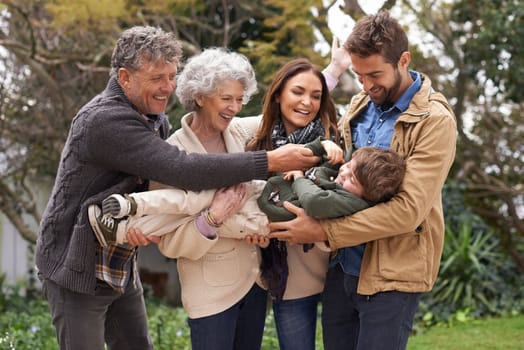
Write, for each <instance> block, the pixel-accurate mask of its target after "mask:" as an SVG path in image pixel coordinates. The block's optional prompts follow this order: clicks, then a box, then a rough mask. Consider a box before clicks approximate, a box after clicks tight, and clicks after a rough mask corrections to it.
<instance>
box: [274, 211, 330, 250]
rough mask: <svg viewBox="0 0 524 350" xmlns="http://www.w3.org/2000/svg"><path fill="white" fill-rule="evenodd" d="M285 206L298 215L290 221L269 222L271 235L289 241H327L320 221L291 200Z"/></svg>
mask: <svg viewBox="0 0 524 350" xmlns="http://www.w3.org/2000/svg"><path fill="white" fill-rule="evenodd" d="M284 207H285V208H286V209H287V210H289V211H290V212H292V213H293V214H295V215H296V216H297V217H296V218H294V219H293V220H290V221H282V222H272V223H270V224H269V230H270V232H269V237H270V238H277V239H278V240H280V241H286V242H289V243H315V242H323V241H327V234H326V232H325V231H324V229H323V228H322V226H321V225H320V222H319V221H318V220H316V219H314V218H312V217H310V216H308V215H307V214H306V211H305V210H304V209H302V208H299V207H297V206H295V205H293V204H291V203H289V202H284Z"/></svg>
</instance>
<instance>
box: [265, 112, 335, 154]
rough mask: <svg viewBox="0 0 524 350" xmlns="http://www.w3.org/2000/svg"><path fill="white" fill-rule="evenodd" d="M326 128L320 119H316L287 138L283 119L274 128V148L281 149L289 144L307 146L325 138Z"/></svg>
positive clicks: (272, 137)
mask: <svg viewBox="0 0 524 350" xmlns="http://www.w3.org/2000/svg"><path fill="white" fill-rule="evenodd" d="M324 132H325V130H324V126H323V125H322V122H321V121H320V118H318V117H317V118H315V119H313V120H312V121H311V123H309V124H308V125H306V126H304V127H303V128H300V129H297V130H295V131H293V132H292V133H291V134H290V135H287V136H286V130H285V128H284V123H283V122H282V119H279V120H278V121H277V123H276V124H275V127H274V128H273V133H272V134H271V139H272V140H273V147H274V148H279V147H281V146H284V145H285V144H287V143H294V144H297V145H305V144H306V143H308V142H311V141H314V140H315V139H316V138H317V137H319V136H324Z"/></svg>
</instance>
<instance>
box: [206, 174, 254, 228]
mask: <svg viewBox="0 0 524 350" xmlns="http://www.w3.org/2000/svg"><path fill="white" fill-rule="evenodd" d="M247 197H248V196H247V191H246V185H245V184H243V183H242V184H238V185H234V186H229V187H224V188H221V189H219V190H217V191H216V192H215V196H214V197H213V201H212V202H211V206H210V207H209V212H210V213H211V214H212V216H213V218H214V219H215V220H216V222H217V223H223V222H224V221H225V220H226V219H227V218H228V217H230V216H231V215H233V214H236V213H237V212H238V211H239V210H240V208H242V207H243V206H244V203H245V202H246V200H247Z"/></svg>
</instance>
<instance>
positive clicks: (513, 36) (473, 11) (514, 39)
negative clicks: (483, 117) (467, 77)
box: [453, 0, 524, 103]
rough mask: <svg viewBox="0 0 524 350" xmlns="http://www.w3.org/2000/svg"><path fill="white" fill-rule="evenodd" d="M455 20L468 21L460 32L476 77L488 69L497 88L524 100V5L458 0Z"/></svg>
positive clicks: (504, 0)
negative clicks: (523, 88)
mask: <svg viewBox="0 0 524 350" xmlns="http://www.w3.org/2000/svg"><path fill="white" fill-rule="evenodd" d="M453 20H456V21H457V22H460V23H468V24H469V26H465V27H463V29H462V30H459V31H457V33H456V35H457V36H461V37H463V38H467V39H468V40H466V41H465V42H464V47H463V50H464V52H465V58H464V61H465V63H466V64H467V65H468V66H470V67H471V68H473V67H474V69H471V70H470V71H469V74H471V76H472V78H474V79H480V81H479V82H480V83H482V77H478V76H476V74H477V72H478V71H479V70H484V72H485V74H486V78H488V79H490V80H492V81H493V82H494V88H495V89H496V90H498V91H499V92H502V93H503V94H505V95H506V96H507V97H508V98H509V99H511V100H512V101H514V102H517V103H519V102H521V101H523V100H524V93H523V91H522V88H521V87H522V85H523V84H524V65H523V64H522V63H524V60H523V57H524V25H523V24H524V5H523V3H522V2H520V1H513V0H497V1H493V0H477V1H475V2H471V1H457V2H456V3H455V4H454V9H453Z"/></svg>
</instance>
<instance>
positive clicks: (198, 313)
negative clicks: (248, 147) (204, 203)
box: [158, 113, 260, 318]
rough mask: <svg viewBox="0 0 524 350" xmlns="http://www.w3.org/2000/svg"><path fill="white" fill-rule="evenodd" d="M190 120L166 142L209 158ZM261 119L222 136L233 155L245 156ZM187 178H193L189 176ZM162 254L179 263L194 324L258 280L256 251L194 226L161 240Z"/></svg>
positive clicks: (239, 123) (237, 123)
mask: <svg viewBox="0 0 524 350" xmlns="http://www.w3.org/2000/svg"><path fill="white" fill-rule="evenodd" d="M191 119H192V115H191V113H190V114H187V115H185V116H184V117H183V119H182V128H181V129H179V130H177V131H176V132H175V133H174V134H173V135H172V136H171V137H169V139H168V142H170V143H172V144H175V145H177V146H178V147H179V148H180V149H184V150H186V151H187V152H190V153H191V152H197V153H206V150H205V149H204V147H203V145H202V144H201V143H200V141H199V140H198V138H197V137H196V135H195V134H194V133H193V131H192V130H191V128H190V127H189V124H190V120H191ZM259 121H260V119H258V118H256V117H253V118H235V119H233V121H231V124H230V126H229V127H228V128H227V129H226V131H224V133H223V136H224V140H225V143H226V148H227V150H228V152H229V153H233V152H244V147H245V144H246V141H247V139H248V138H249V137H251V135H253V134H254V132H255V131H256V129H257V128H258V125H259ZM187 176H191V172H190V171H188V174H187ZM209 176H213V174H209ZM158 246H159V249H160V251H161V252H162V253H163V254H164V255H166V256H168V257H172V258H177V259H178V260H177V268H178V274H179V278H180V284H181V289H182V304H183V305H184V308H185V310H186V312H187V314H188V315H189V317H190V318H199V317H205V316H209V315H214V314H217V313H220V312H222V311H224V310H226V309H228V308H229V307H231V306H232V305H234V304H235V303H237V302H238V301H239V300H240V299H242V298H243V297H244V296H245V295H246V294H247V292H248V291H249V290H250V289H251V287H252V286H253V284H254V283H255V281H256V280H257V278H258V276H259V263H260V257H259V251H258V248H257V247H256V246H254V245H251V244H248V243H245V242H244V241H243V240H239V239H234V238H224V237H220V236H219V237H218V238H215V239H207V238H205V237H204V236H203V235H202V234H201V233H200V232H199V231H198V229H197V228H196V226H195V223H194V220H192V221H190V222H188V223H186V224H183V225H182V226H180V227H179V228H178V229H177V230H176V232H174V233H172V234H167V235H164V236H162V238H161V242H160V244H159V245H158Z"/></svg>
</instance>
